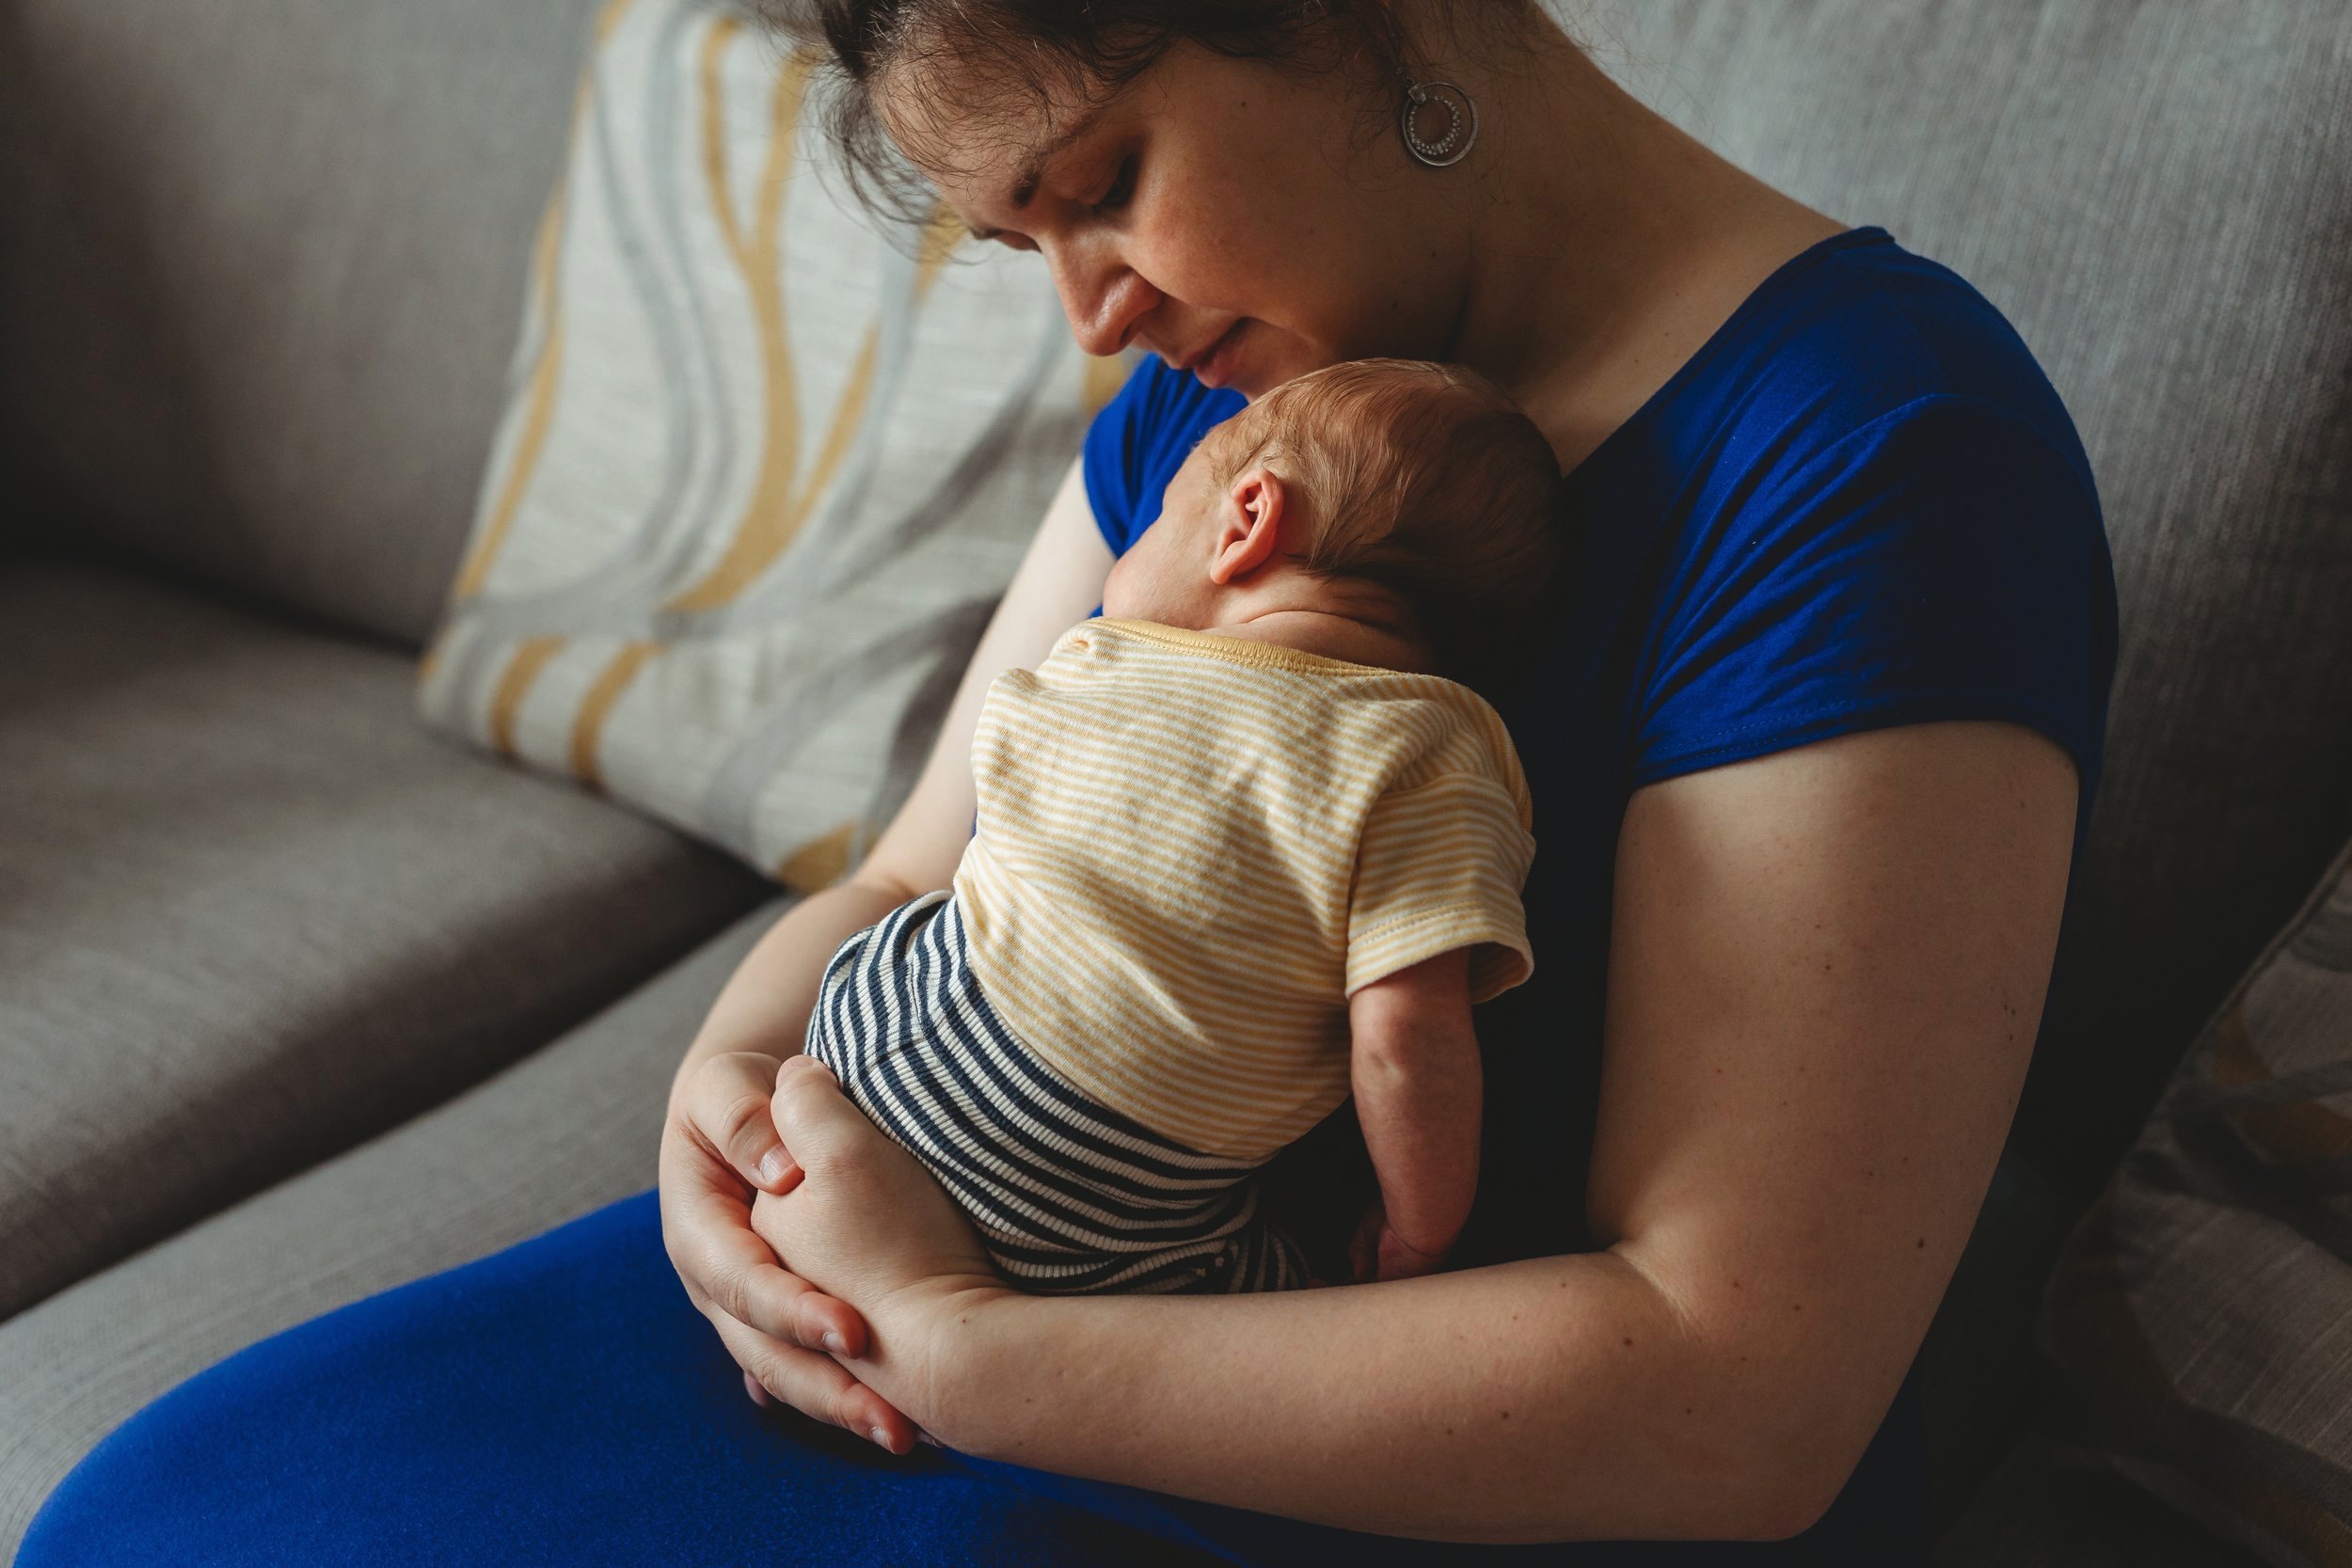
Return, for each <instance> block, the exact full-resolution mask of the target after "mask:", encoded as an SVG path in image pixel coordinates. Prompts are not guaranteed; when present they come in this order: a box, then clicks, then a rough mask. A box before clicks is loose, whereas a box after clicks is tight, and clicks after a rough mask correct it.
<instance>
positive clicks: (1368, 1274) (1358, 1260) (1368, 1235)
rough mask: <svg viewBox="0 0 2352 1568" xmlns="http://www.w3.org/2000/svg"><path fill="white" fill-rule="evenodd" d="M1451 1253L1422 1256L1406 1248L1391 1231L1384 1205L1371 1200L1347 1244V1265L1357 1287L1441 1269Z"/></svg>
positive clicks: (1449, 1249)
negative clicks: (1350, 1240)
mask: <svg viewBox="0 0 2352 1568" xmlns="http://www.w3.org/2000/svg"><path fill="white" fill-rule="evenodd" d="M1451 1250H1452V1249H1451V1248H1450V1247H1449V1248H1446V1249H1442V1250H1440V1251H1438V1252H1422V1251H1419V1250H1417V1249H1416V1248H1414V1247H1413V1246H1411V1245H1410V1244H1408V1243H1406V1240H1405V1238H1404V1237H1402V1236H1399V1235H1398V1234H1397V1233H1396V1232H1395V1230H1394V1229H1392V1228H1391V1227H1390V1225H1389V1209H1388V1205H1387V1204H1386V1203H1384V1202H1382V1201H1381V1200H1380V1199H1378V1198H1375V1199H1373V1200H1372V1207H1371V1208H1369V1209H1366V1210H1365V1211H1364V1217H1363V1219H1362V1220H1361V1221H1360V1222H1359V1224H1358V1225H1357V1227H1356V1237H1355V1240H1354V1241H1352V1242H1350V1243H1348V1248H1347V1261H1348V1266H1349V1267H1350V1268H1352V1269H1354V1270H1355V1272H1356V1280H1357V1283H1359V1284H1363V1283H1367V1282H1369V1281H1372V1280H1375V1279H1413V1278H1416V1277H1418V1276H1420V1275H1424V1274H1436V1273H1437V1272H1438V1270H1439V1269H1441V1268H1443V1267H1444V1266H1445V1259H1446V1252H1448V1251H1451Z"/></svg>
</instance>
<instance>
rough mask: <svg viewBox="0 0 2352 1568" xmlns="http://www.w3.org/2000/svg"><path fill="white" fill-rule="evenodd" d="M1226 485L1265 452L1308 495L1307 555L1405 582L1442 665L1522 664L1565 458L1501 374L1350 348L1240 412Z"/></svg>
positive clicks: (1320, 564)
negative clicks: (1507, 390) (1356, 355)
mask: <svg viewBox="0 0 2352 1568" xmlns="http://www.w3.org/2000/svg"><path fill="white" fill-rule="evenodd" d="M1220 446H1221V448H1222V450H1221V451H1218V452H1217V453H1216V456H1217V459H1218V461H1217V464H1216V467H1217V468H1218V470H1219V472H1218V473H1217V475H1216V478H1217V483H1219V485H1220V486H1221V485H1224V484H1229V483H1232V480H1233V479H1234V477H1235V476H1237V475H1239V474H1240V473H1241V472H1243V470H1245V469H1247V468H1248V467H1252V466H1254V465H1259V464H1263V465H1264V466H1265V467H1270V468H1272V469H1273V470H1274V471H1275V472H1276V473H1278V474H1280V475H1281V476H1282V477H1283V478H1284V479H1286V480H1289V481H1290V482H1291V483H1293V484H1295V485H1296V486H1297V487H1298V489H1299V490H1300V491H1301V492H1302V496H1301V499H1304V500H1305V502H1306V503H1307V511H1308V514H1309V522H1310V528H1311V544H1310V545H1309V547H1308V549H1307V552H1306V559H1305V560H1304V561H1303V562H1301V563H1300V564H1301V565H1302V566H1303V567H1304V569H1305V570H1307V571H1309V572H1311V573H1313V574H1315V575H1316V576H1317V577H1321V578H1359V579H1363V580H1367V581H1371V582H1376V583H1379V584H1381V585H1382V586H1384V587H1387V588H1389V589H1391V590H1392V591H1393V592H1395V593H1396V594H1398V595H1399V596H1400V597H1401V598H1403V599H1404V601H1405V602H1406V605H1407V606H1408V607H1409V608H1410V609H1411V610H1412V612H1413V615H1414V618H1415V620H1416V622H1417V623H1418V625H1417V626H1416V629H1417V630H1418V631H1419V632H1420V633H1421V635H1422V640H1423V641H1425V642H1426V643H1427V645H1428V648H1429V653H1430V658H1431V661H1432V663H1433V665H1434V666H1435V668H1436V671H1437V673H1439V674H1442V675H1446V676H1449V677H1451V678H1453V679H1454V680H1459V681H1462V682H1464V683H1465V684H1467V685H1470V686H1472V687H1477V686H1482V685H1485V684H1487V683H1489V682H1491V681H1493V680H1495V679H1496V678H1498V677H1500V676H1502V675H1503V674H1505V673H1507V672H1509V671H1510V670H1511V669H1512V668H1514V667H1515V666H1516V665H1517V664H1518V662H1519V660H1520V659H1521V657H1523V655H1524V654H1525V652H1526V647H1527V643H1528V641H1529V639H1530V638H1531V637H1532V636H1533V634H1534V630H1535V624H1536V620H1537V618H1538V616H1539V615H1540V613H1541V611H1542V610H1543V608H1544V606H1545V605H1546V603H1547V602H1549V601H1548V598H1547V594H1548V591H1549V587H1550V578H1551V577H1552V574H1553V572H1554V571H1555V570H1556V569H1557V568H1558V567H1559V565H1560V563H1561V561H1562V559H1563V558H1564V555H1565V542H1564V539H1563V532H1564V530H1565V527H1566V520H1565V518H1564V517H1563V515H1562V491H1563V485H1562V482H1561V477H1560V463H1559V459H1558V458H1557V457H1555V456H1554V455H1553V453H1552V450H1551V444H1550V443H1549V441H1547V440H1545V439H1544V435H1543V432H1542V431H1540V430H1538V429H1536V428H1535V423H1534V420H1530V419H1529V418H1528V417H1527V416H1526V415H1525V414H1523V413H1521V412H1519V409H1518V405H1517V404H1514V403H1512V401H1511V400H1510V398H1508V397H1507V396H1505V395H1504V393H1503V391H1502V388H1500V387H1497V386H1496V385H1495V384H1494V382H1492V381H1491V380H1489V379H1488V378H1486V376H1484V375H1482V374H1480V373H1479V372H1476V371H1473V370H1471V369H1470V368H1469V367H1467V366H1463V365H1446V364H1438V363H1436V362H1435V361H1431V360H1426V359H1349V360H1343V361H1342V362H1341V363H1339V364H1336V365H1330V366H1327V367H1325V368H1324V369H1322V370H1319V371H1312V372H1309V373H1307V374H1305V375H1302V376H1300V377H1298V378H1297V379H1296V380H1294V381H1286V382H1284V383H1282V384H1281V385H1280V386H1279V387H1276V388H1274V389H1273V390H1271V391H1269V392H1267V393H1265V394H1264V395H1263V396H1262V397H1260V398H1259V399H1258V400H1257V401H1256V402H1254V403H1252V404H1249V405H1248V407H1246V408H1244V409H1243V410H1242V411H1241V412H1240V413H1238V414H1235V415H1234V416H1233V417H1232V420H1230V421H1228V430H1227V433H1226V438H1225V439H1224V440H1223V441H1222V442H1221V443H1220Z"/></svg>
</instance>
